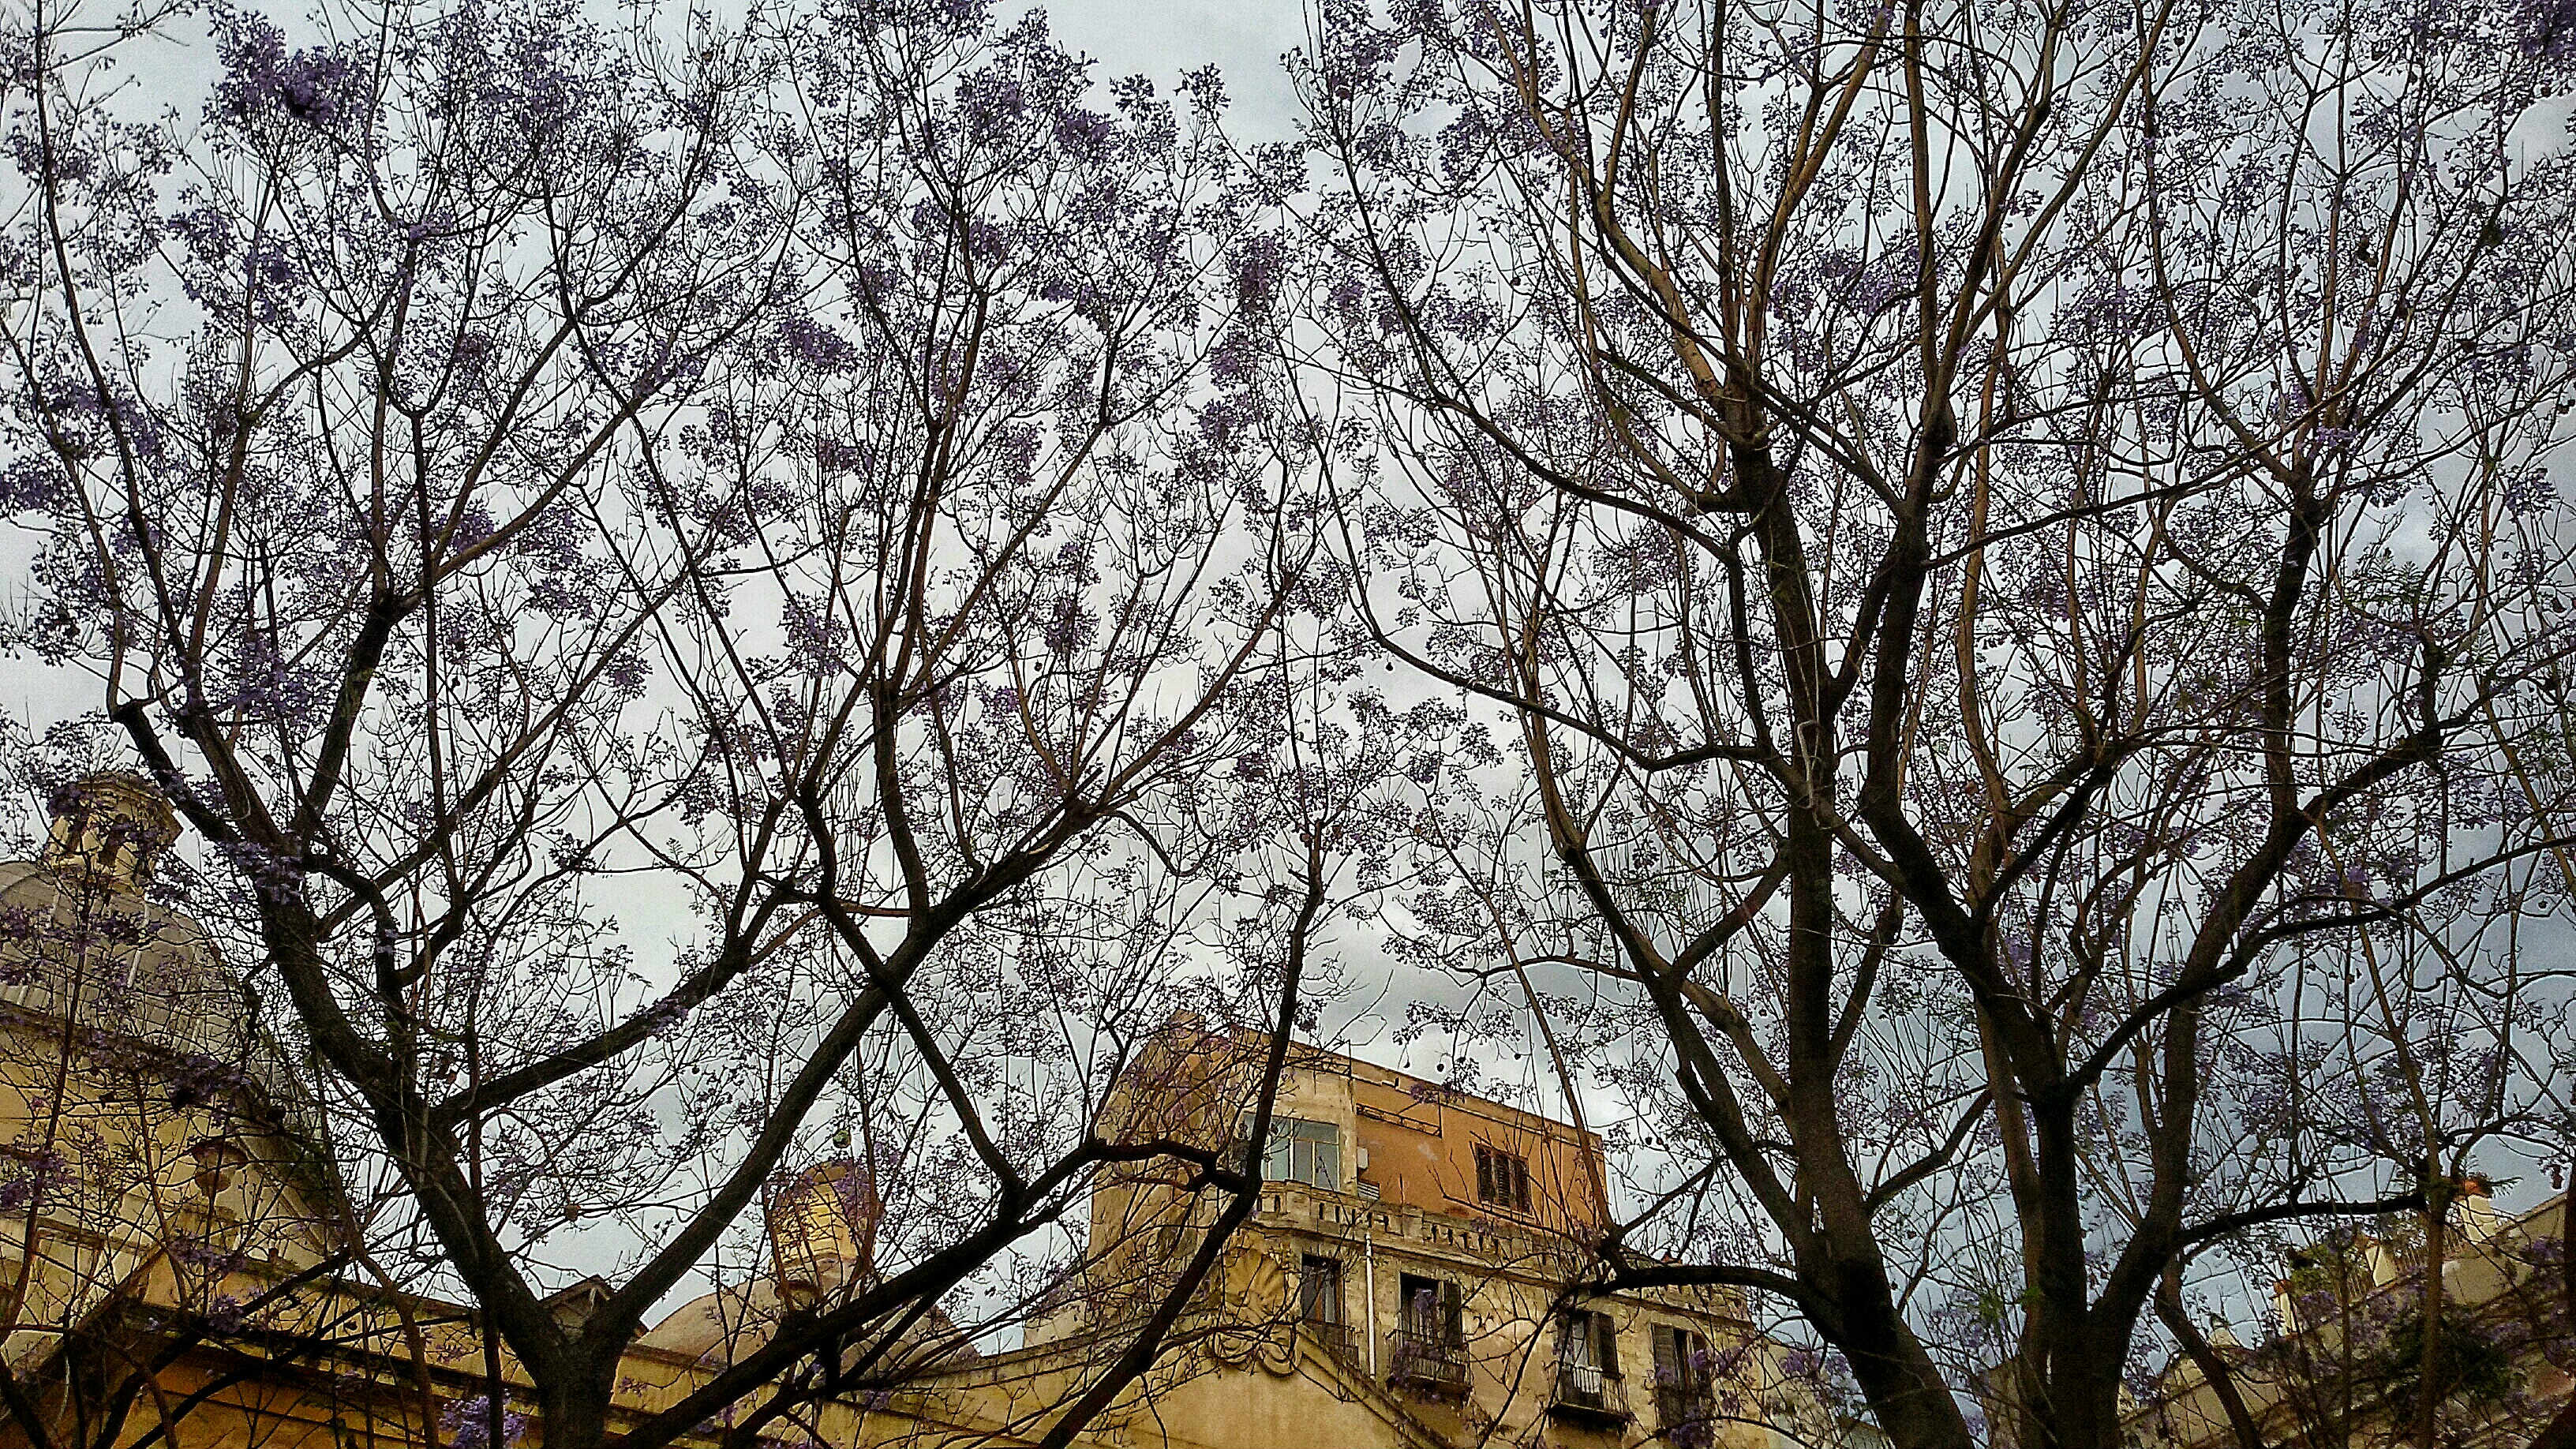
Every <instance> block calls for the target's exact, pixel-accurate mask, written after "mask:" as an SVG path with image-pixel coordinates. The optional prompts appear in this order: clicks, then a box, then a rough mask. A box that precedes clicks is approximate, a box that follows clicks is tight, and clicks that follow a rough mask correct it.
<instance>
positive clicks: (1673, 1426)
mask: <svg viewBox="0 0 2576 1449" xmlns="http://www.w3.org/2000/svg"><path fill="white" fill-rule="evenodd" d="M1716 1418H1717V1395H1716V1393H1715V1392H1714V1390H1713V1388H1712V1386H1711V1385H1710V1384H1709V1383H1708V1382H1707V1381H1706V1380H1704V1379H1702V1380H1697V1381H1691V1380H1685V1381H1683V1382H1681V1383H1677V1384H1657V1385H1655V1421H1656V1422H1655V1432H1656V1433H1658V1434H1661V1435H1662V1436H1663V1437H1664V1440H1665V1442H1667V1443H1670V1444H1676V1445H1681V1446H1684V1449H1701V1446H1705V1445H1707V1444H1709V1443H1711V1442H1712V1441H1713V1439H1714V1431H1715V1428H1716V1423H1715V1421H1716Z"/></svg>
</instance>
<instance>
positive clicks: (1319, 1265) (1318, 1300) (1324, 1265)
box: [1297, 1253, 1342, 1323]
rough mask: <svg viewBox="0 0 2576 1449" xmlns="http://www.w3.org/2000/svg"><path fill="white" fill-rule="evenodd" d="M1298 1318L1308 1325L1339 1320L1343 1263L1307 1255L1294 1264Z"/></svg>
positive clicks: (1311, 1254)
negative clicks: (1295, 1266) (1295, 1267)
mask: <svg viewBox="0 0 2576 1449" xmlns="http://www.w3.org/2000/svg"><path fill="white" fill-rule="evenodd" d="M1297 1316H1298V1317H1299V1318H1302V1319H1304V1320H1306V1321H1307V1322H1308V1323H1339V1322H1341V1321H1342V1260H1341V1259H1339V1258H1326V1257H1322V1256H1320V1255H1318V1254H1314V1253H1308V1254H1307V1255H1306V1256H1305V1257H1304V1259H1302V1260H1301V1261H1300V1262H1299V1263H1298V1264H1297Z"/></svg>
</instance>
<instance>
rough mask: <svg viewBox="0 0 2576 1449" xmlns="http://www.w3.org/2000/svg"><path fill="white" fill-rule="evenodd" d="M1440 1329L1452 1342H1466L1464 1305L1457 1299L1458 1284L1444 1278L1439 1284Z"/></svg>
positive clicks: (1458, 1343) (1460, 1343)
mask: <svg viewBox="0 0 2576 1449" xmlns="http://www.w3.org/2000/svg"><path fill="white" fill-rule="evenodd" d="M1440 1329H1441V1332H1442V1333H1443V1334H1444V1335H1446V1336H1447V1338H1448V1340H1449V1342H1450V1343H1452V1344H1456V1345H1464V1344H1465V1343H1466V1342H1467V1311H1466V1305H1465V1304H1463V1303H1461V1302H1459V1301H1458V1285H1457V1284H1455V1283H1452V1282H1449V1281H1447V1280H1445V1279H1444V1280H1442V1282H1441V1284H1440Z"/></svg>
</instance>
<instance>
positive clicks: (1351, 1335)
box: [1298, 1318, 1364, 1369]
mask: <svg viewBox="0 0 2576 1449" xmlns="http://www.w3.org/2000/svg"><path fill="white" fill-rule="evenodd" d="M1298 1326H1299V1327H1300V1328H1301V1329H1303V1330H1304V1332H1305V1334H1306V1336H1307V1337H1308V1338H1311V1339H1313V1340H1314V1341H1315V1342H1316V1344H1317V1345H1318V1346H1320V1347H1321V1348H1322V1349H1323V1350H1324V1351H1325V1352H1326V1353H1329V1354H1331V1355H1332V1356H1333V1357H1335V1358H1337V1359H1340V1360H1341V1361H1342V1363H1343V1365H1344V1366H1345V1367H1349V1368H1355V1369H1356V1368H1363V1367H1364V1365H1363V1363H1362V1361H1361V1359H1360V1336H1359V1335H1358V1334H1357V1333H1355V1332H1353V1331H1352V1329H1351V1326H1350V1325H1349V1324H1347V1323H1325V1322H1322V1321H1320V1320H1318V1319H1313V1318H1309V1319H1306V1320H1304V1321H1303V1322H1302V1323H1300V1324H1299V1325H1298Z"/></svg>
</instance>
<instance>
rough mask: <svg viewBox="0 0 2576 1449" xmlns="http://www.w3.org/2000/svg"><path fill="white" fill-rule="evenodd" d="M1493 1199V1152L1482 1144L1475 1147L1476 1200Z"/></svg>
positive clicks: (1487, 1200) (1490, 1200) (1486, 1200)
mask: <svg viewBox="0 0 2576 1449" xmlns="http://www.w3.org/2000/svg"><path fill="white" fill-rule="evenodd" d="M1493 1200H1494V1154H1492V1153H1490V1152H1488V1151H1486V1150H1485V1149H1484V1148H1483V1147H1482V1146H1479V1147H1478V1148H1477V1149H1476V1201H1478V1202H1492V1201H1493Z"/></svg>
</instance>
